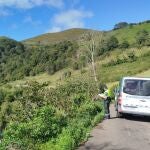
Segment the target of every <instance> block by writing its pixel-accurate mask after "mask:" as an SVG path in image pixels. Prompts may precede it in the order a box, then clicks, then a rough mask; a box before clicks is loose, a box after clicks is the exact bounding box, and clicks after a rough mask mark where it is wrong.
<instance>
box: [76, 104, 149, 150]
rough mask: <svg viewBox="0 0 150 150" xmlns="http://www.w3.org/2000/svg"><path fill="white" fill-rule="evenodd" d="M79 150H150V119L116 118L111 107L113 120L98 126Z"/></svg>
mask: <svg viewBox="0 0 150 150" xmlns="http://www.w3.org/2000/svg"><path fill="white" fill-rule="evenodd" d="M78 150H150V117H149V118H148V117H147V118H144V117H138V116H128V117H126V118H116V117H115V111H114V107H113V106H111V119H109V120H104V121H103V122H102V123H100V124H98V126H97V127H95V128H94V129H93V131H92V132H91V137H90V138H89V140H88V141H87V142H86V143H85V144H84V145H82V146H81V147H79V149H78Z"/></svg>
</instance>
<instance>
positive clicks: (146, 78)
mask: <svg viewBox="0 0 150 150" xmlns="http://www.w3.org/2000/svg"><path fill="white" fill-rule="evenodd" d="M122 79H137V80H138V79H139V80H140V79H143V80H150V77H123V78H122Z"/></svg>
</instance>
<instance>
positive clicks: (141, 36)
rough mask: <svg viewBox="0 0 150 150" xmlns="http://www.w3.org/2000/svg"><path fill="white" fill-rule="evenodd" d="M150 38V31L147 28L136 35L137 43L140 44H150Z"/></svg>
mask: <svg viewBox="0 0 150 150" xmlns="http://www.w3.org/2000/svg"><path fill="white" fill-rule="evenodd" d="M149 41H150V39H149V33H148V32H147V31H146V30H141V31H139V32H137V35H136V43H137V44H138V45H142V46H144V45H149V44H150V43H149Z"/></svg>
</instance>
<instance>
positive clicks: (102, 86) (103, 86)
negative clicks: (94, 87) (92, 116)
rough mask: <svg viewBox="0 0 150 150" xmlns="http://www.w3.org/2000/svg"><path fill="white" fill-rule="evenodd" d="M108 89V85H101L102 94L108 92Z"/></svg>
mask: <svg viewBox="0 0 150 150" xmlns="http://www.w3.org/2000/svg"><path fill="white" fill-rule="evenodd" d="M107 89H108V88H107V85H106V84H104V83H100V85H99V90H100V92H102V93H103V92H105V91H106V90H107Z"/></svg>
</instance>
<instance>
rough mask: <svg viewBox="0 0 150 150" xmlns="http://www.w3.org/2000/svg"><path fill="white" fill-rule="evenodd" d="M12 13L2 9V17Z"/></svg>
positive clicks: (0, 15) (0, 13)
mask: <svg viewBox="0 0 150 150" xmlns="http://www.w3.org/2000/svg"><path fill="white" fill-rule="evenodd" d="M10 14H11V13H10V12H9V11H7V10H4V9H0V17H5V16H9V15H10Z"/></svg>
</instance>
